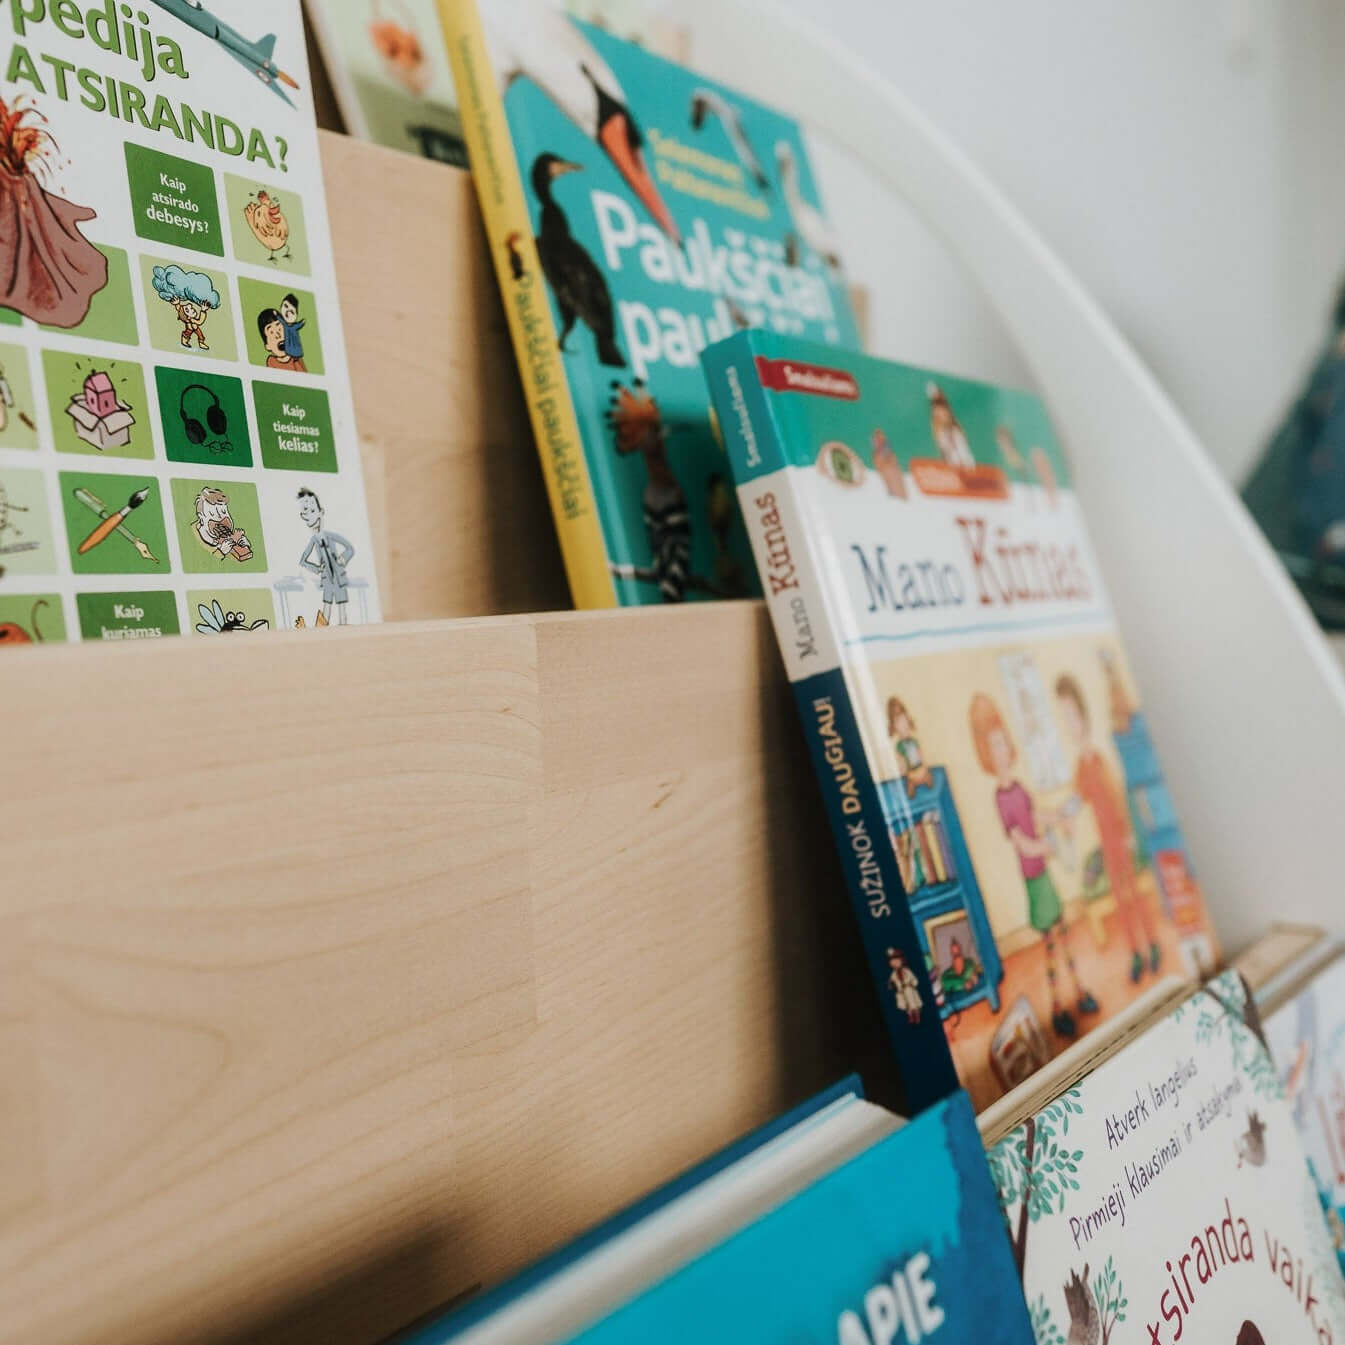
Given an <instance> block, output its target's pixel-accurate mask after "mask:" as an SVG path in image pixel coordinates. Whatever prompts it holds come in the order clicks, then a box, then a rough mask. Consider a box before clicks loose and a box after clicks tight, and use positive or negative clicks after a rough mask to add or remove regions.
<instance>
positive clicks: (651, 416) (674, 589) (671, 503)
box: [607, 379, 691, 602]
mask: <svg viewBox="0 0 1345 1345" xmlns="http://www.w3.org/2000/svg"><path fill="white" fill-rule="evenodd" d="M607 422H608V424H609V425H611V427H612V431H613V434H614V436H615V440H616V451H617V452H618V453H620V454H621V456H622V457H626V456H628V455H629V454H631V453H638V454H640V456H641V457H642V458H644V465H645V471H646V473H647V479H646V481H645V488H644V493H643V495H642V496H641V499H640V503H641V505H642V507H643V510H644V526H645V532H646V534H647V535H648V537H649V550H650V552H651V554H652V557H653V561H652V564H651V566H650V568H649V570H648V571H647V572H644V571H642V572H641V573H640V575H639V577H640V578H647V579H649V580H652V581H653V582H654V583H656V584H657V585H658V587H659V592H660V593H661V594H662V595H663V599H664V601H665V602H683V601H685V599H686V594H687V585H688V582H689V580H690V572H691V515H690V513H689V512H688V510H687V497H686V493H685V492H684V491H683V489H682V486H681V483H680V482H679V481H678V480H677V477H676V476H674V475H673V470H672V467H671V466H669V464H668V453H667V441H668V431H667V428H666V427H665V426H664V424H663V415H662V413H661V412H660V411H659V407H658V403H657V402H656V401H655V400H654V399H653V398H652V397H651V396H650V395H649V393H648V392H647V391H646V390H645V386H644V383H643V382H642V381H641V380H639V379H636V381H635V383H634V385H633V386H632V387H629V388H626V387H622V386H621V384H619V383H613V384H612V399H611V404H610V406H609V408H608V411H607Z"/></svg>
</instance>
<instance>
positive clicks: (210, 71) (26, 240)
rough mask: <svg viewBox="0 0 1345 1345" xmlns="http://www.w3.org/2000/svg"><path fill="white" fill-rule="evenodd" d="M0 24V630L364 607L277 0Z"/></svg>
mask: <svg viewBox="0 0 1345 1345" xmlns="http://www.w3.org/2000/svg"><path fill="white" fill-rule="evenodd" d="M6 22H7V24H8V31H7V32H6V33H5V35H4V39H3V52H4V60H5V64H4V82H3V84H0V643H5V644H32V643H37V642H43V641H62V640H75V639H80V638H83V639H86V640H110V641H122V640H143V639H154V638H158V637H160V636H164V635H176V634H188V635H190V636H192V637H193V638H195V637H196V636H198V635H199V636H200V637H201V638H207V639H214V638H217V637H218V636H220V635H233V634H251V633H256V632H261V631H266V630H270V629H273V628H275V627H278V626H289V627H293V626H305V627H308V628H310V629H311V628H313V627H314V626H320V625H332V626H337V625H346V624H356V623H364V622H371V621H376V620H378V618H379V610H380V609H379V598H378V587H377V581H376V575H375V570H374V554H373V545H372V542H371V538H370V534H369V519H368V513H367V509H366V504H365V496H364V483H363V478H362V476H361V470H360V457H359V439H358V435H357V433H356V429H355V415H354V407H353V403H352V398H351V391H350V376H349V373H348V370H347V364H346V349H345V339H344V335H343V331H342V325H341V314H340V310H339V306H338V300H337V290H336V277H335V269H334V263H333V259H332V248H331V240H330V236H329V230H328V218H327V205H326V198H325V194H324V188H323V180H322V165H321V162H320V159H319V156H318V144H317V132H316V128H315V125H314V113H313V104H312V99H311V95H310V92H309V88H308V83H309V76H308V67H307V64H306V58H305V50H304V33H303V17H302V14H301V13H300V9H299V3H298V0H284V2H283V3H263V0H235V3H233V4H231V5H229V6H227V7H225V8H223V9H219V10H212V9H210V8H208V7H204V6H202V5H200V4H196V3H193V2H192V0H154V2H153V3H147V4H145V5H143V6H141V7H140V8H138V9H136V10H135V11H134V12H133V11H132V10H131V8H130V7H129V6H125V5H121V6H118V5H114V4H112V3H111V2H110V0H105V2H104V3H97V2H95V0H90V2H89V3H74V0H62V3H60V4H57V3H54V2H53V3H50V4H49V3H47V0H26V3H24V4H15V5H13V6H12V7H9V9H8V17H7V20H6Z"/></svg>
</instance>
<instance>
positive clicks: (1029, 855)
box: [970, 693, 1099, 1037]
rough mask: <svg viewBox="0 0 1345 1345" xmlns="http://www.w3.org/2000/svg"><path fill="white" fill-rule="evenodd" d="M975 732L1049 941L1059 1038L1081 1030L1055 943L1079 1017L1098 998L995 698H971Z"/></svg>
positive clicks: (1034, 920)
mask: <svg viewBox="0 0 1345 1345" xmlns="http://www.w3.org/2000/svg"><path fill="white" fill-rule="evenodd" d="M970 719H971V737H972V742H973V743H974V744H975V747H976V759H977V760H978V761H979V762H980V763H981V769H982V770H984V771H985V773H986V774H987V775H990V776H992V777H993V778H994V780H995V786H996V788H995V807H996V809H997V810H998V812H999V817H1000V821H1001V822H1002V823H1003V825H1004V834H1005V835H1006V836H1007V837H1008V838H1009V840H1010V841H1011V842H1012V844H1013V847H1014V849H1015V851H1017V854H1018V864H1019V868H1020V870H1021V872H1022V875H1023V886H1024V887H1025V888H1026V889H1027V914H1028V922H1029V923H1030V924H1031V926H1032V928H1033V929H1035V930H1036V931H1037V932H1038V933H1039V934H1040V935H1041V936H1042V939H1043V940H1044V941H1045V944H1046V980H1047V984H1048V985H1049V987H1050V991H1051V1026H1052V1027H1053V1028H1054V1029H1055V1032H1056V1035H1057V1036H1060V1037H1074V1036H1077V1035H1078V1031H1079V1027H1078V1022H1077V1020H1076V1018H1075V1015H1074V1013H1073V1012H1071V1011H1070V1010H1069V1009H1068V1008H1066V1007H1065V1005H1064V1004H1063V1003H1062V1002H1061V999H1060V987H1059V984H1058V981H1059V970H1058V967H1057V965H1056V948H1057V944H1058V945H1059V949H1060V951H1061V952H1062V953H1063V954H1064V958H1065V967H1066V969H1067V970H1068V972H1069V975H1070V979H1071V980H1072V981H1073V982H1074V996H1075V998H1074V1010H1075V1012H1077V1013H1078V1015H1079V1016H1080V1017H1086V1016H1088V1015H1090V1014H1095V1013H1097V1012H1098V1011H1099V1010H1098V1002H1097V1000H1096V999H1094V998H1093V996H1092V994H1091V993H1090V992H1089V991H1088V990H1086V989H1085V988H1084V986H1083V983H1082V982H1081V981H1080V980H1079V972H1078V969H1077V968H1076V967H1075V965H1074V957H1073V954H1072V953H1071V952H1070V948H1069V930H1068V928H1067V926H1066V924H1065V908H1064V905H1063V904H1062V903H1061V900H1060V894H1059V893H1058V892H1057V891H1056V889H1055V883H1054V882H1053V881H1052V880H1051V874H1050V872H1049V870H1048V869H1047V867H1046V858H1047V856H1048V855H1049V854H1050V853H1051V847H1050V844H1049V843H1048V842H1047V841H1046V840H1045V839H1044V838H1043V837H1042V836H1041V835H1040V834H1039V833H1038V830H1037V816H1036V807H1035V805H1034V803H1033V801H1032V795H1031V794H1029V793H1028V792H1027V789H1026V787H1025V786H1024V785H1023V783H1022V781H1020V780H1017V779H1015V778H1014V773H1013V766H1014V762H1015V761H1017V759H1018V749H1017V748H1016V747H1015V746H1014V743H1013V739H1012V738H1010V737H1009V731H1008V729H1007V728H1005V726H1004V720H1003V719H1002V718H1001V717H1000V713H999V710H998V708H997V707H996V705H995V702H994V701H992V700H991V699H990V697H989V696H987V695H984V694H983V693H977V695H975V696H974V697H973V698H972V702H971V714H970Z"/></svg>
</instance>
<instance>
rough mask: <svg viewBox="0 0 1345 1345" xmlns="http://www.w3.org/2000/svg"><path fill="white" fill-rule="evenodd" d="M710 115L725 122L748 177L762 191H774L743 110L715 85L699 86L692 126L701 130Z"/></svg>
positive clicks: (695, 96)
mask: <svg viewBox="0 0 1345 1345" xmlns="http://www.w3.org/2000/svg"><path fill="white" fill-rule="evenodd" d="M707 117H718V118H719V124H720V125H721V126H723V128H724V134H725V135H727V136H728V138H729V144H730V145H732V146H733V152H734V153H735V154H736V155H737V156H738V162H739V163H740V164H742V166H743V167H744V168H745V169H746V170H747V175H748V177H750V178H751V179H752V181H753V182H755V183H756V184H757V186H758V187H760V188H761V190H762V191H765V192H768V191H770V189H771V182H770V179H769V178H768V177H767V176H766V170H765V169H764V168H763V167H762V166H761V160H760V159H759V158H757V152H756V150H754V149H753V148H752V142H751V141H750V140H749V139H748V138H747V131H746V130H745V129H744V127H743V117H742V112H741V111H740V110H739V109H738V108H736V107H735V106H734V105H733V104H732V103H730V102H729V100H728V99H727V98H724V97H723V96H722V95H720V94H718V93H716V92H715V91H714V90H713V89H704V88H702V89H696V90H695V91H694V92H693V93H692V95H691V129H692V130H693V131H699V130H700V129H701V127H703V126H704V125H705V119H706V118H707Z"/></svg>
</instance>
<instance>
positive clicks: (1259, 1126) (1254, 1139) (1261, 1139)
mask: <svg viewBox="0 0 1345 1345" xmlns="http://www.w3.org/2000/svg"><path fill="white" fill-rule="evenodd" d="M1265 1161H1266V1123H1265V1122H1264V1121H1263V1120H1262V1119H1261V1118H1260V1117H1259V1116H1258V1115H1257V1114H1256V1113H1255V1112H1249V1113H1248V1114H1247V1133H1246V1134H1245V1135H1240V1136H1239V1137H1238V1167H1241V1166H1242V1165H1243V1164H1244V1163H1250V1164H1251V1165H1252V1167H1254V1168H1259V1167H1262V1166H1263V1165H1264V1164H1265Z"/></svg>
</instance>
